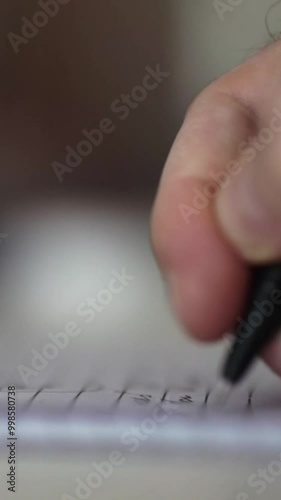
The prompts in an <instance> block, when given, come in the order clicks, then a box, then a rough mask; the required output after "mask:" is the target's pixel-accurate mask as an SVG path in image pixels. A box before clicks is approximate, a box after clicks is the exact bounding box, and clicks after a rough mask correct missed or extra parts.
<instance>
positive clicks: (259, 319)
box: [223, 264, 281, 383]
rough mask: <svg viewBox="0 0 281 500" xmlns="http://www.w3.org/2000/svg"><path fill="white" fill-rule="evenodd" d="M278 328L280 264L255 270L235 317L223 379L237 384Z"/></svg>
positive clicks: (279, 318) (280, 308)
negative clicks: (233, 336) (240, 313)
mask: <svg viewBox="0 0 281 500" xmlns="http://www.w3.org/2000/svg"><path fill="white" fill-rule="evenodd" d="M280 326H281V264H273V265H268V266H262V267H259V268H255V269H254V272H253V279H252V284H251V289H250V293H249V295H248V300H247V303H246V307H245V309H244V312H243V314H242V315H241V316H239V317H238V318H237V322H236V326H235V331H234V333H235V334H236V337H235V340H234V343H233V346H232V349H231V351H230V353H229V356H228V358H227V360H226V363H225V365H224V367H223V376H224V378H225V379H227V380H228V381H230V382H231V383H236V382H238V381H239V380H240V379H241V378H242V376H243V375H244V374H245V372H246V371H247V370H248V368H249V367H250V365H251V363H252V361H253V360H254V358H255V357H256V356H257V355H258V354H260V352H261V351H262V349H263V348H264V347H265V346H266V345H268V344H269V343H270V340H272V339H273V337H274V336H275V335H276V334H277V332H278V330H279V328H280Z"/></svg>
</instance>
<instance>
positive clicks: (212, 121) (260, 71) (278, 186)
mask: <svg viewBox="0 0 281 500" xmlns="http://www.w3.org/2000/svg"><path fill="white" fill-rule="evenodd" d="M280 68H281V42H276V43H274V44H273V45H271V46H270V47H268V48H266V49H265V50H263V51H262V52H260V53H259V54H258V55H256V56H254V57H253V58H251V59H250V60H248V61H247V62H245V63H243V64H242V65H241V66H239V67H237V68H235V69H234V70H232V71H231V72H229V73H227V74H226V75H224V76H222V77H221V78H219V79H218V80H217V81H215V82H213V83H212V84H211V85H210V86H209V87H208V88H206V89H205V90H204V91H203V92H202V93H201V94H200V95H199V96H198V97H197V98H196V99H195V100H194V102H193V103H192V104H191V106H190V108H189V110H188V113H187V115H186V117H185V120H184V123H183V125H182V128H181V130H180V131H179V134H178V136H177V138H176V140H175V143H174V145H173V148H172V150H171V153H170V155H169V158H168V160H167V163H166V166H165V168H164V171H163V175H162V179H161V182H160V186H159V190H158V194H157V197H156V201H155V205H154V209H153V214H152V242H153V247H154V251H155V254H156V257H157V258H158V260H159V262H160V265H161V267H162V268H163V270H164V273H165V275H166V276H167V281H168V286H169V290H170V295H171V300H172V303H173V305H174V308H175V311H176V314H177V316H178V317H179V319H180V320H181V322H182V323H183V325H184V327H185V328H186V329H187V330H188V331H189V332H190V333H191V334H192V335H194V336H195V337H196V338H198V339H200V340H203V341H211V340H216V339H219V338H220V337H222V336H223V335H224V334H225V332H229V331H233V329H235V328H237V325H239V318H241V328H242V321H243V316H242V314H243V311H244V308H245V303H246V299H247V297H248V296H249V290H250V287H251V280H252V266H265V265H268V264H270V263H274V262H276V261H281V69H280ZM270 292H272V290H271V291H270ZM274 293H275V295H274V299H273V298H272V300H273V306H274V307H275V306H276V305H279V304H278V302H277V303H274V300H277V301H278V300H279V299H280V297H279V299H278V297H277V295H276V294H278V289H277V288H276V286H275V292H274ZM270 297H271V295H268V299H267V300H271V299H270ZM272 297H273V296H272ZM279 302H280V301H279ZM244 321H245V320H244ZM246 326H247V324H246ZM246 326H245V324H244V327H245V328H246ZM262 355H263V357H264V359H265V360H266V361H267V362H268V363H269V365H270V366H271V367H272V368H273V369H274V370H275V371H276V372H277V373H279V374H281V337H278V336H276V338H275V340H274V341H272V342H271V343H270V345H269V346H267V347H264V346H263V350H262Z"/></svg>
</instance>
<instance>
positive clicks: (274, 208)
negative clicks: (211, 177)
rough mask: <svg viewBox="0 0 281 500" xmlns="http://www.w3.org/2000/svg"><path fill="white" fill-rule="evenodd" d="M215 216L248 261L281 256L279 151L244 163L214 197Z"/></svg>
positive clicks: (280, 167)
mask: <svg viewBox="0 0 281 500" xmlns="http://www.w3.org/2000/svg"><path fill="white" fill-rule="evenodd" d="M215 211H216V215H217V220H218V223H219V225H220V226H221V228H222V230H223V232H224V234H225V236H226V237H227V239H228V240H230V241H231V243H232V244H233V245H234V246H235V247H236V249H237V250H238V252H239V253H240V255H242V257H244V258H245V259H246V260H248V261H249V262H251V263H262V262H268V261H271V260H277V259H278V258H280V257H281V151H280V146H279V151H278V150H277V151H276V149H275V151H273V146H272V149H271V157H270V158H269V157H267V159H266V158H259V160H258V161H257V162H256V163H251V164H249V163H248V164H245V163H244V166H243V168H242V169H241V170H240V172H239V173H238V174H237V173H236V175H235V176H232V177H231V178H230V182H229V183H228V185H227V186H226V187H225V188H224V189H221V191H220V192H219V194H218V196H217V198H216V200H215Z"/></svg>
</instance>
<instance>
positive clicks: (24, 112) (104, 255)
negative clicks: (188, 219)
mask: <svg viewBox="0 0 281 500" xmlns="http://www.w3.org/2000/svg"><path fill="white" fill-rule="evenodd" d="M43 3H45V4H48V6H49V9H52V8H54V9H55V11H57V10H58V12H57V13H56V14H55V15H54V11H52V10H51V12H52V16H53V17H52V16H50V17H49V18H48V22H47V24H46V26H43V27H41V28H39V29H38V33H36V34H34V33H35V32H34V31H32V28H30V26H29V28H27V29H29V31H28V32H27V35H28V36H29V38H25V41H23V40H22V39H20V38H17V37H19V36H21V37H22V36H23V34H22V27H23V25H24V24H26V19H28V20H32V19H33V16H34V15H35V16H36V15H37V13H38V11H42V7H39V5H38V2H37V1H34V0H26V1H25V2H20V1H19V0H15V1H13V2H12V3H11V2H10V1H8V0H4V2H2V6H1V16H0V18H1V19H0V29H1V34H2V42H1V45H0V58H1V83H0V109H1V115H0V132H1V133H0V151H1V187H0V189H1V214H0V241H1V245H0V257H1V259H0V278H1V279H0V288H1V294H0V295H1V299H0V313H1V319H0V330H1V339H2V340H1V344H2V345H1V353H0V361H1V363H0V373H1V384H0V385H1V388H3V387H7V385H11V384H16V385H17V387H18V389H19V390H28V391H29V390H30V391H37V390H41V389H44V390H52V391H73V392H74V393H79V391H81V390H85V389H89V390H91V389H93V388H96V387H97V386H98V385H99V384H100V383H102V384H103V385H104V386H105V387H107V388H109V389H110V390H123V389H124V388H125V387H127V385H128V384H130V383H135V382H136V381H138V383H140V384H141V385H142V387H145V386H149V385H150V384H153V385H154V386H155V385H156V386H157V387H158V388H161V390H162V389H163V390H166V389H167V387H175V388H177V387H179V386H180V387H181V388H184V385H185V383H186V382H187V381H188V379H189V377H190V376H192V377H193V376H196V377H200V376H201V377H202V378H203V379H204V374H205V373H206V372H208V374H209V373H211V374H212V376H213V377H215V374H216V370H217V363H218V356H219V355H220V354H221V351H222V349H223V345H219V346H217V345H215V346H208V347H204V348H203V347H202V346H198V345H197V344H195V343H193V342H189V341H188V340H187V339H186V337H185V336H184V335H183V333H182V331H181V329H180V327H179V326H178V325H177V324H176V321H175V319H174V318H173V317H172V315H171V313H170V310H169V305H168V301H167V298H166V292H165V288H164V283H163V282H162V279H161V276H160V273H159V270H158V268H157V265H156V264H155V262H154V260H153V257H152V254H151V250H150V244H149V213H150V209H151V205H152V202H153V197H154V194H155V191H156V188H157V183H158V180H159V177H160V175H161V170H162V168H163V164H164V161H165V158H166V156H167V153H168V151H169V149H170V147H171V145H172V142H173V139H174V137H175V135H176V133H177V131H178V129H179V127H180V125H181V123H182V120H183V117H184V114H185V112H186V108H187V106H188V104H189V103H190V101H191V100H192V98H193V97H194V96H195V95H196V94H197V93H198V92H199V91H200V90H201V89H203V88H204V87H205V86H206V85H207V84H208V83H209V82H210V81H212V80H213V79H214V78H216V77H218V76H219V75H220V74H222V73H223V72H224V71H227V70H229V69H231V68H232V67H233V66H234V65H236V64H238V63H240V62H241V61H243V60H245V59H246V58H247V57H249V56H250V55H252V54H254V53H255V52H256V51H257V50H259V49H260V48H262V47H263V46H265V45H266V44H268V43H270V42H271V41H272V40H273V39H277V38H278V37H279V34H280V32H281V2H275V1H272V0H244V1H241V2H240V4H239V5H237V6H236V7H233V8H231V9H229V10H228V11H227V12H226V13H225V14H224V19H220V17H219V14H218V11H217V10H216V8H215V2H212V1H211V0H177V1H176V2H175V1H174V0H153V2H152V1H151V0H141V1H137V0H118V1H116V0H94V1H93V0H83V2H81V1H79V0H70V1H69V2H68V3H67V2H65V5H62V4H60V6H59V9H58V3H56V4H54V1H53V0H50V2H47V0H46V2H44V1H43ZM62 3H63V2H62ZM224 3H225V4H226V3H227V2H224ZM54 5H55V7H54ZM52 6H53V7H52ZM56 6H57V7H56ZM23 17H24V18H25V19H24V20H22V18H23ZM41 22H43V24H44V17H43V21H42V18H41ZM30 30H31V31H30ZM11 33H14V35H11ZM8 35H9V38H8ZM11 40H13V43H14V47H15V44H16V45H17V44H18V50H17V51H18V53H15V50H14V49H13V47H12V44H11ZM16 41H17V42H16ZM158 65H160V69H161V71H162V72H165V73H168V74H169V75H166V76H165V77H163V81H162V82H157V83H158V85H157V88H155V89H154V90H151V91H149V92H148V93H147V96H145V98H142V97H141V99H139V101H138V102H137V103H136V101H135V100H133V104H131V105H130V106H131V107H132V108H133V109H130V112H128V111H126V115H127V114H128V116H126V119H124V120H121V119H120V116H121V112H120V111H119V113H116V112H114V111H113V109H114V108H112V105H113V103H114V102H115V105H116V101H117V100H118V101H120V100H121V99H122V97H121V96H122V95H123V94H125V95H128V94H130V95H132V92H133V94H134V95H136V96H139V95H140V94H138V92H141V91H140V90H139V91H136V90H135V88H136V86H140V85H142V81H143V78H144V77H145V76H146V75H147V74H148V72H150V74H151V72H152V70H154V71H155V70H156V68H157V66H158ZM148 67H149V68H150V69H149V70H148V69H147V68H148ZM152 78H153V77H152ZM150 82H152V79H151V80H150ZM135 92H136V93H135ZM130 102H132V101H130ZM118 105H120V103H119V104H118ZM128 106H129V105H126V109H127V110H128V109H129V108H128ZM123 111H124V110H123ZM124 113H125V111H124ZM105 118H108V119H110V120H112V124H111V128H114V130H113V131H112V132H111V133H110V134H105V136H104V138H103V140H102V142H101V144H100V145H99V146H96V147H93V151H92V153H91V154H88V155H87V156H85V157H84V158H82V160H81V162H80V164H79V165H78V166H76V167H73V168H71V169H70V167H69V166H67V165H66V155H67V151H66V147H68V146H69V147H71V148H73V149H74V150H75V149H76V147H77V144H78V143H79V142H80V141H81V140H85V136H84V135H83V133H82V131H83V130H84V129H86V130H88V131H90V130H92V129H96V128H98V127H99V124H100V122H101V120H103V119H105ZM72 154H73V152H72ZM72 161H74V159H73V157H72ZM76 161H77V157H76ZM54 162H57V164H58V163H60V164H61V165H64V167H62V166H61V167H59V168H65V170H68V171H65V172H64V173H63V178H62V182H59V179H58V177H57V176H56V175H55V172H54V168H53V166H52V165H53V164H54ZM77 162H78V161H77ZM66 167H67V168H66ZM124 268H125V269H126V272H127V273H128V274H129V275H130V276H133V277H134V279H132V280H131V281H130V280H129V281H128V285H126V286H125V285H124V286H123V289H122V293H121V292H120V293H119V294H118V295H116V296H114V297H113V299H112V301H111V302H110V303H109V304H108V305H107V306H106V307H104V309H103V310H102V311H99V312H97V313H96V315H95V318H94V319H93V320H91V321H89V322H86V321H85V319H87V318H88V319H89V317H85V316H81V315H79V314H78V313H77V308H78V307H79V306H81V304H82V303H83V304H84V303H85V302H86V301H87V298H88V297H97V296H98V294H99V293H100V292H101V290H104V289H107V288H108V284H109V282H110V280H111V279H112V276H115V275H116V273H121V272H122V270H123V269H124ZM112 273H113V274H112ZM114 273H115V274H114ZM81 307H82V308H84V309H83V310H85V306H81ZM70 321H75V322H76V321H77V324H78V325H79V327H80V328H81V333H80V334H79V336H77V337H75V338H73V339H71V341H70V342H69V345H68V346H67V348H66V349H63V350H62V351H60V352H59V355H57V356H55V357H54V359H51V360H48V363H47V365H46V366H45V367H44V368H42V365H41V368H42V369H39V370H37V372H36V370H35V373H34V366H33V365H32V359H33V356H34V351H36V352H39V353H42V352H43V350H44V348H45V346H46V345H47V344H48V343H49V340H50V337H49V336H48V335H49V334H50V333H51V334H53V335H56V334H58V333H59V332H61V331H62V330H64V328H65V325H66V324H67V323H68V322H70ZM20 366H21V367H22V366H24V367H27V368H28V369H31V370H33V373H31V372H24V373H25V374H26V376H25V378H24V377H23V376H21V375H20V374H22V373H23V371H22V368H20V369H19V367H20ZM37 366H38V365H37ZM2 413H3V412H2ZM3 419H5V417H4V416H3ZM3 421H4V420H2V422H3ZM32 425H35V424H34V422H33V423H32V420H30V429H31V431H32ZM36 425H37V427H36V426H35V427H34V429H35V428H36V429H37V432H39V431H38V426H39V428H40V432H39V434H38V436H39V435H40V442H41V443H42V447H41V448H40V450H39V448H36V453H35V452H34V456H33V457H32V456H28V457H27V456H26V454H25V449H24V447H23V448H22V450H21V448H19V450H21V452H20V453H19V475H18V478H19V490H18V493H17V495H18V498H20V499H21V500H22V499H23V500H25V499H26V500H27V499H30V500H33V498H34V499H35V498H38V496H39V494H40V497H41V498H42V500H43V499H44V500H45V499H46V500H49V499H52V500H53V499H54V498H62V497H61V495H62V494H63V492H64V491H69V492H70V491H72V495H74V490H73V481H74V478H75V477H76V476H77V477H78V476H79V477H82V476H83V474H84V473H85V474H86V473H87V471H88V469H89V467H90V462H89V455H87V456H86V454H83V451H81V450H80V451H79V453H77V454H76V455H74V454H73V456H71V459H72V461H71V465H70V463H68V459H69V460H70V458H69V455H68V454H65V455H63V456H60V457H58V456H57V455H56V453H55V451H54V453H53V455H52V454H51V455H50V454H48V455H47V454H46V455H45V454H44V449H45V448H44V443H46V442H47V440H48V435H47V431H46V429H45V430H44V426H42V423H41V426H40V422H39V423H38V421H37V422H36ZM36 429H35V430H36ZM60 437H61V436H58V440H59V439H60ZM28 439H29V438H28V437H26V436H22V440H23V442H27V441H28ZM38 439H39V437H38ZM19 446H20V445H19ZM1 453H2V454H1V460H2V459H3V461H2V462H3V474H2V475H4V474H6V469H5V467H6V465H5V464H6V450H5V449H3V450H1ZM92 453H93V460H94V458H95V449H94V446H93V450H92ZM38 456H40V460H39V459H38ZM162 458H163V457H162ZM177 460H178V458H176V452H175V454H174V455H173V456H169V454H167V456H165V460H164V462H161V461H160V460H159V457H158V458H157V457H156V458H155V457H154V458H153V460H151V461H150V460H149V459H148V458H147V457H146V458H145V459H144V458H143V457H142V455H141V456H140V457H135V458H134V460H133V462H132V461H131V462H130V461H129V465H128V466H126V467H123V468H122V470H120V472H118V474H117V477H116V478H115V479H114V480H112V482H111V483H110V482H109V483H107V485H106V489H105V490H102V489H100V490H97V491H96V492H95V498H100V499H103V498H107V499H113V500H117V499H118V500H119V499H121V498H122V500H123V499H125V498H126V499H127V498H128V499H130V500H133V499H138V500H141V499H142V498H146V500H152V499H153V500H158V499H159V500H160V499H161V500H166V498H170V497H171V496H172V497H174V498H176V499H177V500H181V499H183V498H186V495H187V496H188V498H191V499H192V500H195V498H201V499H205V498H206V500H207V499H208V500H211V499H212V498H216V500H220V499H223V500H226V499H227V500H228V499H229V500H231V499H232V498H233V499H234V498H236V497H235V496H234V493H235V492H239V491H244V490H243V489H242V490H241V488H245V485H244V484H245V482H246V480H247V477H248V476H249V474H250V473H251V471H252V470H253V471H255V467H256V466H257V464H259V459H258V458H257V459H256V460H257V464H256V463H254V462H253V463H250V464H248V465H247V467H246V465H245V464H243V463H242V462H240V463H239V453H238V454H237V456H236V457H235V458H234V459H233V458H232V459H231V460H232V461H231V460H230V461H229V462H226V461H225V460H223V461H221V462H220V461H217V462H215V463H213V466H212V467H211V466H210V464H211V462H210V460H207V459H206V460H205V461H203V462H202V461H201V462H200V460H199V462H196V461H194V460H193V459H192V457H190V456H189V458H188V460H187V458H185V459H184V460H183V459H181V460H180V461H177ZM233 460H234V462H233ZM66 464H67V465H66ZM187 464H188V465H187ZM234 464H235V465H234ZM1 468H2V466H1ZM218 468H219V470H220V472H219V473H218V474H216V472H217V470H218ZM202 475H203V476H204V477H205V479H206V482H205V485H202ZM34 477H36V480H34ZM30 478H31V479H30ZM50 478H51V481H50V482H49V479H50ZM39 479H40V481H39ZM42 485H43V486H42ZM275 486H276V488H277V489H276V490H274V488H275ZM0 491H1V498H4V499H5V500H6V498H9V496H8V493H7V488H6V484H5V482H4V483H2V484H0ZM276 491H279V489H278V487H277V484H276V485H274V486H272V489H271V491H270V492H268V494H267V499H269V498H271V497H270V495H271V494H273V496H272V498H277V496H275V495H274V492H275V493H276ZM276 495H277V493H276ZM93 498H94V497H93ZM65 500H66V499H65ZM68 500H69V499H68Z"/></svg>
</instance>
